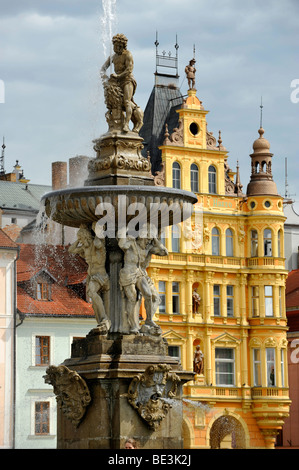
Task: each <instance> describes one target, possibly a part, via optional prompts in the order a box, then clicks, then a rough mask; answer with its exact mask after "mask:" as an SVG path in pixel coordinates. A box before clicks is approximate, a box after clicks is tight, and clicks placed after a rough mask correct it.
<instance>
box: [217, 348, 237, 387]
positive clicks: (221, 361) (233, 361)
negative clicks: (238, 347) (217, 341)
mask: <svg viewBox="0 0 299 470" xmlns="http://www.w3.org/2000/svg"><path fill="white" fill-rule="evenodd" d="M221 349H222V350H228V351H232V353H233V354H232V358H219V357H218V358H217V350H218V351H219V350H221ZM223 364H231V365H232V371H231V372H226V371H225V370H222V371H219V372H217V368H218V365H220V366H221V365H223ZM223 375H227V377H228V376H230V377H231V378H232V381H231V382H232V383H228V382H229V381H227V382H225V383H222V382H221V380H222V379H221V380H219V379H220V376H223ZM215 380H216V386H217V387H235V384H236V359H235V348H220V347H216V348H215Z"/></svg>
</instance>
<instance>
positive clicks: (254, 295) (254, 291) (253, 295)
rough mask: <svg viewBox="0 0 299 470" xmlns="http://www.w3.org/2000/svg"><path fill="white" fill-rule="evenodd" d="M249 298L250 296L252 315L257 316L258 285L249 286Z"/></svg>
mask: <svg viewBox="0 0 299 470" xmlns="http://www.w3.org/2000/svg"><path fill="white" fill-rule="evenodd" d="M251 298H252V316H253V317H259V312H260V309H259V287H258V286H252V287H251Z"/></svg>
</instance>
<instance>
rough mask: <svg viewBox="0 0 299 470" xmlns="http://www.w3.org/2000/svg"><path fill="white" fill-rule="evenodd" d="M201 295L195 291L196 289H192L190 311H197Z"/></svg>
mask: <svg viewBox="0 0 299 470" xmlns="http://www.w3.org/2000/svg"><path fill="white" fill-rule="evenodd" d="M200 302H201V297H200V295H199V294H198V292H197V289H194V291H193V292H192V311H193V313H198V311H199V307H200Z"/></svg>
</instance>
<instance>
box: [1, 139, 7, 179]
mask: <svg viewBox="0 0 299 470" xmlns="http://www.w3.org/2000/svg"><path fill="white" fill-rule="evenodd" d="M5 148H6V145H5V143H4V137H3V144H2V152H1V158H0V175H5V169H4V150H5Z"/></svg>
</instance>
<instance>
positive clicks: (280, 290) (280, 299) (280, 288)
mask: <svg viewBox="0 0 299 470" xmlns="http://www.w3.org/2000/svg"><path fill="white" fill-rule="evenodd" d="M278 296H279V298H278V302H279V316H280V317H282V287H281V286H279V291H278Z"/></svg>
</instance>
